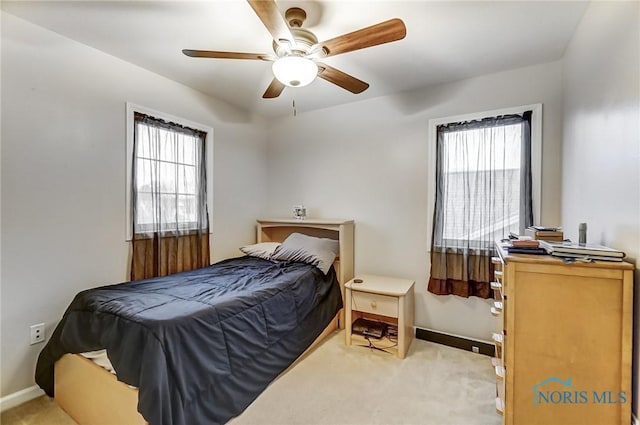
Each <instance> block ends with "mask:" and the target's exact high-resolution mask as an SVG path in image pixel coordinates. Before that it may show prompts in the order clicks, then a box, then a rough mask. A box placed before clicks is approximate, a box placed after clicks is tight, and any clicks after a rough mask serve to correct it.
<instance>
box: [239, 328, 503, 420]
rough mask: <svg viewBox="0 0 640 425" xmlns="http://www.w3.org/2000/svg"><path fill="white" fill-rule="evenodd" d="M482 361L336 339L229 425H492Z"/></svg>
mask: <svg viewBox="0 0 640 425" xmlns="http://www.w3.org/2000/svg"><path fill="white" fill-rule="evenodd" d="M495 391H496V386H495V375H494V371H493V368H492V367H491V359H490V358H489V357H487V356H483V355H479V354H474V353H471V352H468V351H463V350H458V349H455V348H450V347H446V346H443V345H439V344H434V343H430V342H426V341H421V340H414V342H413V344H412V345H411V348H410V350H409V353H408V355H407V357H406V358H405V359H404V360H400V359H397V358H395V357H393V356H391V355H389V354H386V353H381V352H379V351H372V350H369V349H368V348H365V347H357V346H350V347H347V346H345V345H344V331H342V332H337V333H336V334H334V335H333V336H332V337H331V338H330V339H328V340H327V341H326V342H325V343H324V344H322V346H320V347H318V349H316V350H315V351H314V352H313V353H311V354H310V355H309V356H308V357H307V358H306V359H304V360H303V361H302V362H300V363H299V364H297V365H296V366H295V367H294V368H293V369H292V370H290V371H289V373H287V374H285V375H284V376H282V377H280V378H279V379H278V380H276V381H275V382H273V383H272V384H271V385H270V386H269V388H268V389H267V391H265V392H263V393H262V394H261V395H260V397H258V399H256V401H254V402H253V404H251V406H249V408H248V409H247V410H246V411H245V412H244V413H243V414H242V415H240V416H239V417H237V418H236V419H235V420H233V421H231V424H232V425H254V424H273V425H276V424H287V425H293V424H300V425H308V424H317V425H321V424H327V425H335V424H363V425H364V424H412V425H413V424H415V425H419V424H429V425H474V424H478V425H494V424H495V425H498V424H500V423H501V417H500V416H499V415H498V414H497V413H496V410H495V401H494V400H495Z"/></svg>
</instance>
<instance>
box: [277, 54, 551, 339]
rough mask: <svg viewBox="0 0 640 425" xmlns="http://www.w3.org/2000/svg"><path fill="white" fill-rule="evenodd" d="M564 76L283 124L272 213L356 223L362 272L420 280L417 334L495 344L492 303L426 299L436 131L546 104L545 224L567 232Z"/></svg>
mask: <svg viewBox="0 0 640 425" xmlns="http://www.w3.org/2000/svg"><path fill="white" fill-rule="evenodd" d="M425 72H428V70H425ZM561 75H562V68H561V63H560V62H554V63H549V64H543V65H537V66H532V67H527V68H522V69H517V70H512V71H507V72H501V73H497V74H492V75H487V76H483V77H479V78H473V79H468V80H464V81H460V82H456V83H452V84H446V85H441V86H437V87H433V88H430V89H425V90H422V91H417V92H411V93H403V94H399V95H394V96H386V97H381V98H376V99H371V100H366V101H362V102H358V103H353V104H350V105H345V106H339V107H333V108H328V109H324V110H320V111H315V112H308V113H303V114H298V116H297V117H286V118H281V119H280V120H277V121H275V122H274V123H273V124H272V125H271V126H270V128H269V147H268V158H269V162H268V182H269V197H268V212H269V213H270V214H271V215H274V216H289V215H290V214H291V206H292V205H295V204H300V203H303V204H304V205H305V206H306V207H307V212H308V215H309V216H310V217H324V218H353V219H354V220H355V223H356V232H355V233H356V259H355V262H356V272H357V273H380V274H389V275H395V276H400V277H406V278H411V279H415V281H416V289H415V295H416V322H415V323H416V326H419V327H424V328H430V329H435V330H439V331H444V332H448V333H453V334H458V335H462V336H467V337H471V338H477V339H481V340H488V339H490V335H491V332H492V330H493V327H494V322H493V319H492V316H491V314H490V313H489V307H488V303H487V301H484V300H480V299H478V298H475V297H471V298H469V299H464V298H459V297H455V296H435V295H433V294H431V293H428V292H427V291H426V283H427V278H428V274H429V262H428V254H427V249H428V245H429V241H428V239H427V233H428V231H429V229H430V226H431V217H429V216H428V213H427V210H428V205H429V203H431V202H433V200H429V199H427V178H428V175H430V173H432V172H433V170H430V169H429V167H428V164H429V158H428V154H427V152H428V149H427V130H428V123H429V120H430V119H432V118H440V117H448V116H454V115H461V114H467V113H473V112H481V111H488V110H493V109H499V108H506V107H512V106H519V105H528V104H534V103H543V160H542V163H543V181H542V219H541V220H540V222H541V223H543V224H546V225H556V224H559V222H560V205H559V202H560V189H559V181H560V153H561V147H560V140H561V137H562V133H561V132H562V102H561V92H562V90H561ZM370 83H372V84H375V82H370Z"/></svg>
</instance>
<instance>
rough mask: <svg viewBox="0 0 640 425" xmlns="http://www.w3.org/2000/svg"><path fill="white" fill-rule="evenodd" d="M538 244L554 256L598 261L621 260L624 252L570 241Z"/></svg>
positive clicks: (541, 242)
mask: <svg viewBox="0 0 640 425" xmlns="http://www.w3.org/2000/svg"><path fill="white" fill-rule="evenodd" d="M540 246H541V247H542V248H544V249H545V250H546V251H547V252H548V253H549V254H551V255H553V256H554V257H563V258H582V259H589V260H600V261H622V259H623V258H624V257H625V253H624V252H622V251H618V250H616V249H613V248H609V247H606V246H602V245H597V244H592V243H585V244H579V243H575V242H571V241H564V242H550V241H540Z"/></svg>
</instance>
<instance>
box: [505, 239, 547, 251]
mask: <svg viewBox="0 0 640 425" xmlns="http://www.w3.org/2000/svg"><path fill="white" fill-rule="evenodd" d="M507 252H508V253H509V254H543V255H544V254H546V253H547V251H546V250H545V249H544V248H543V247H541V246H540V241H535V240H532V239H512V240H510V241H509V244H508V245H507Z"/></svg>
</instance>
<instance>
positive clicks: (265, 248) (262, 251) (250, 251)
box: [240, 242, 280, 260]
mask: <svg viewBox="0 0 640 425" xmlns="http://www.w3.org/2000/svg"><path fill="white" fill-rule="evenodd" d="M279 246H280V243H279V242H261V243H256V244H253V245H245V246H242V247H240V251H242V252H244V253H245V254H247V255H249V256H252V257H258V258H264V259H265V260H270V259H271V256H272V255H273V252H274V251H275V250H276V249H277V248H278V247H279Z"/></svg>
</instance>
